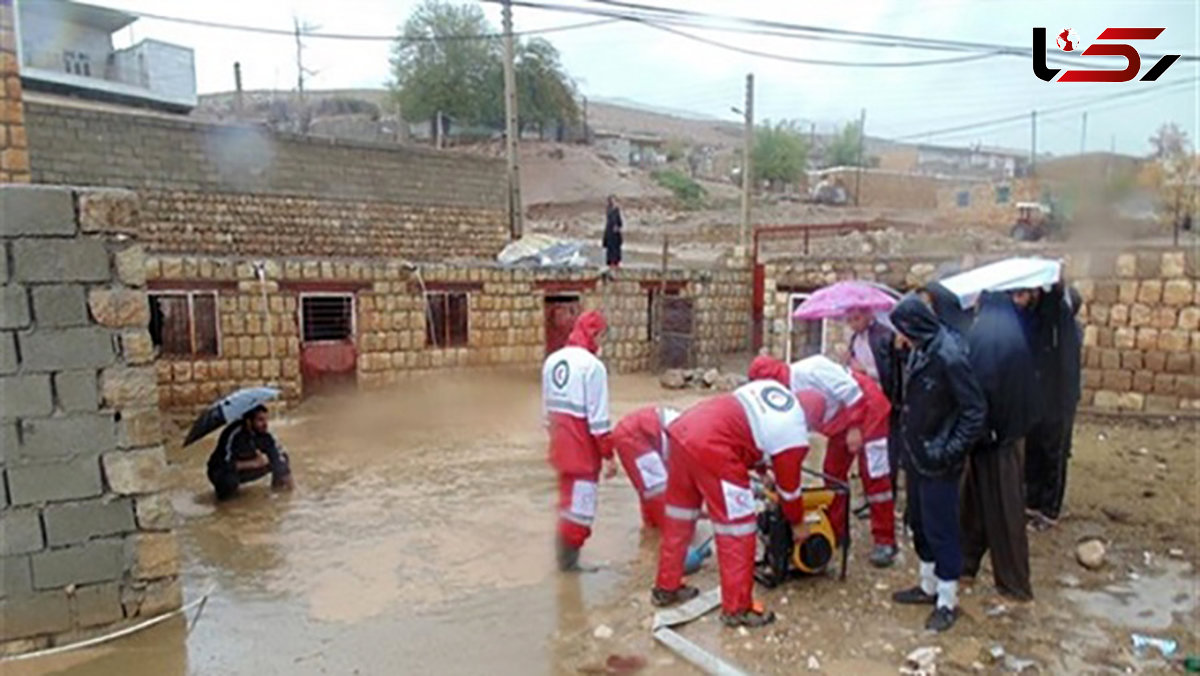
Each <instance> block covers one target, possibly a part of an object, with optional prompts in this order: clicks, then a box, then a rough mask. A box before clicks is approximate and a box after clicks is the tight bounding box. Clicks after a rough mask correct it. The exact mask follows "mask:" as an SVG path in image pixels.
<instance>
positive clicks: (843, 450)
mask: <svg viewBox="0 0 1200 676" xmlns="http://www.w3.org/2000/svg"><path fill="white" fill-rule="evenodd" d="M749 376H750V378H752V379H760V378H769V379H771V380H775V381H776V382H779V383H787V384H788V387H790V388H791V390H792V392H793V393H795V394H796V395H797V397H798V398H799V401H800V403H801V407H802V408H803V409H804V412H805V418H806V419H807V421H808V426H809V429H812V430H813V431H815V432H817V433H819V434H821V435H822V436H824V437H825V438H826V439H828V442H827V443H826V446H825V463H824V467H823V471H824V472H825V473H826V474H828V475H830V476H832V477H834V478H835V479H839V480H841V481H846V479H847V477H848V476H849V474H850V465H851V463H852V462H853V461H854V459H855V458H858V473H859V478H860V480H861V481H862V485H863V492H864V493H866V496H867V504H868V505H869V507H870V512H871V535H872V538H873V539H874V541H875V547H874V549H872V550H871V556H870V561H871V565H873V566H875V567H877V568H886V567H888V566H891V565H892V563H894V562H895V560H896V554H897V549H896V513H895V511H894V510H895V497H894V495H893V493H892V480H891V470H890V468H889V466H888V447H887V440H888V418H889V415H890V414H891V410H892V407H891V404H890V403H889V402H888V400H887V396H886V395H885V394H884V393H883V390H882V389H880V387H879V384H878V383H876V382H875V381H874V380H873V379H871V377H870V376H868V375H866V374H865V373H859V372H855V371H851V370H850V369H847V368H846V367H845V366H842V365H841V364H838V363H837V362H834V361H833V360H831V359H829V358H828V357H824V356H821V355H816V356H813V357H808V358H806V359H802V360H800V361H798V362H796V363H794V364H792V365H791V366H788V365H787V364H786V363H784V362H782V361H780V360H778V359H773V358H771V357H763V358H760V359H756V360H755V362H754V364H753V365H752V366H751V370H750V373H749ZM806 391H807V393H806V394H805V396H801V393H805V392H806ZM810 394H816V395H819V396H809V395H810ZM847 502H848V501H847V498H846V496H845V495H838V496H837V497H836V498H835V499H834V501H833V504H832V505H831V506H830V510H829V518H830V520H831V521H832V522H833V527H834V529H835V530H836V532H837V534H838V539H839V540H841V541H843V542H844V541H845V538H846V533H845V528H846V509H847Z"/></svg>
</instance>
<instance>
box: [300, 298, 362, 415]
mask: <svg viewBox="0 0 1200 676" xmlns="http://www.w3.org/2000/svg"><path fill="white" fill-rule="evenodd" d="M300 336H301V342H300V378H301V381H302V383H303V387H304V394H305V395H306V396H307V395H310V394H314V393H318V392H322V391H328V390H331V389H338V388H343V387H353V386H354V385H355V383H356V382H357V375H358V349H357V348H356V346H355V344H354V295H353V294H345V293H313V294H301V295H300Z"/></svg>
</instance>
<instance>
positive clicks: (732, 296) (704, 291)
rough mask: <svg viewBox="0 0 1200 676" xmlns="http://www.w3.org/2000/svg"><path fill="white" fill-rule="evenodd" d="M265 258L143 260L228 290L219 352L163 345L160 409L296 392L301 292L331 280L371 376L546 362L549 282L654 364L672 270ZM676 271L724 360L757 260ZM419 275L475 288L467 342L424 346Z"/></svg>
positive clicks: (638, 357) (739, 328) (706, 349)
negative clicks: (661, 287) (652, 296)
mask: <svg viewBox="0 0 1200 676" xmlns="http://www.w3.org/2000/svg"><path fill="white" fill-rule="evenodd" d="M263 270H264V273H265V276H266V280H265V282H260V281H259V280H258V279H257V278H256V277H255V271H254V266H253V264H252V261H250V260H247V259H238V258H213V257H206V256H182V257H176V256H163V255H155V254H151V255H149V256H147V258H146V263H145V269H144V273H145V277H146V278H147V280H148V281H147V283H148V284H149V285H150V286H151V288H152V289H154V290H158V291H164V292H165V291H170V290H181V289H191V290H197V289H198V290H210V291H214V292H216V293H217V307H218V321H219V331H220V337H221V340H220V354H219V355H218V356H216V357H210V358H175V357H171V358H168V357H160V358H158V360H157V361H156V363H155V366H156V369H157V382H158V386H159V398H160V402H161V405H162V407H163V408H166V409H194V408H197V407H199V406H203V405H205V404H207V403H209V402H211V401H212V400H214V399H216V398H217V397H218V396H220V394H221V393H224V392H228V391H231V390H234V389H236V388H238V387H245V386H250V385H262V384H270V385H275V386H278V387H280V388H281V389H282V390H283V393H284V397H285V399H288V400H296V399H299V398H300V397H301V396H302V395H303V387H304V385H303V382H302V378H301V374H300V352H301V350H302V344H301V339H300V331H299V320H300V317H299V313H298V308H299V303H300V294H301V293H302V292H304V291H320V290H322V289H329V290H336V291H339V292H343V293H347V292H348V293H353V295H354V297H355V311H356V316H355V320H356V321H355V347H356V350H357V359H358V363H357V372H356V374H357V381H358V384H359V385H360V386H362V387H364V388H374V387H382V386H386V385H389V384H393V383H395V382H397V381H398V380H399V378H401V377H402V376H403V375H405V374H410V373H418V372H423V371H430V370H435V369H442V368H481V367H482V368H486V367H500V366H504V367H519V368H531V369H533V368H536V367H537V366H539V365H540V364H541V362H542V359H543V358H544V356H545V344H546V327H545V297H546V296H547V295H574V296H578V297H579V299H580V304H581V306H582V307H583V308H584V309H591V308H597V309H601V310H603V311H604V312H605V314H606V316H607V318H608V321H609V333H608V339H607V342H606V345H605V352H604V359H605V361H606V362H607V363H608V365H609V368H610V369H612V370H613V371H615V372H632V371H640V370H646V369H649V368H651V367H652V366H653V364H654V344H653V343H652V342H651V341H650V339H649V338H648V332H647V325H648V320H649V317H648V311H649V295H648V293H649V292H648V287H650V286H655V287H656V284H657V282H658V280H660V279H661V277H662V275H661V273H659V272H658V271H654V270H631V269H623V270H621V271H620V272H619V273H618V274H617V275H616V277H615V278H613V279H605V278H599V277H598V276H597V274H596V272H595V271H594V270H588V271H571V270H557V271H554V270H551V271H547V270H527V269H502V268H499V267H496V266H487V265H450V264H441V265H422V266H420V268H419V270H420V274H419V276H418V273H417V271H416V269H414V268H413V267H411V266H408V265H405V264H402V263H400V262H398V261H395V260H385V259H379V258H376V259H333V260H317V259H307V258H305V259H299V258H287V259H268V260H266V261H264V267H263ZM666 278H667V280H668V283H670V284H671V285H673V286H678V287H680V293H681V295H683V296H685V297H692V298H694V299H695V309H694V312H695V338H694V340H695V349H694V356H695V359H696V361H697V364H698V365H702V366H709V365H716V364H717V363H719V361H720V355H721V354H723V353H727V352H734V351H738V350H744V349H746V344H747V341H748V332H749V327H750V323H749V320H748V318H749V302H750V300H749V299H750V294H749V288H750V287H749V274H748V273H746V272H744V271H741V270H704V271H683V270H670V271H668V273H667V277H666ZM264 284H265V290H266V299H265V301H264V298H263V288H264V287H263V285H264ZM422 285H424V288H425V289H427V290H429V291H441V290H463V291H466V292H467V294H468V304H469V309H468V322H469V331H468V344H467V345H466V346H465V347H454V348H433V347H429V346H426V344H425V330H426V329H425V327H426V314H425V313H426V302H425V298H424V295H423V292H422V288H423V286H422ZM264 302H265V305H264ZM264 308H265V311H264ZM148 349H149V348H148Z"/></svg>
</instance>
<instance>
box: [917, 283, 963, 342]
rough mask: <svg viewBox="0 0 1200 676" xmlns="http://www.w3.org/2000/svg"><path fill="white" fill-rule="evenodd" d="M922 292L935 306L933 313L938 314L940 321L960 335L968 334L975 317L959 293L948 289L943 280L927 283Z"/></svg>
mask: <svg viewBox="0 0 1200 676" xmlns="http://www.w3.org/2000/svg"><path fill="white" fill-rule="evenodd" d="M921 294H922V295H923V296H924V297H925V301H926V302H927V303H929V306H930V307H932V308H933V313H934V314H935V315H937V318H938V320H939V321H940V322H942V323H943V324H945V325H946V326H947V327H949V328H950V329H951V330H953V331H956V332H957V333H958V335H960V336H965V335H967V330H968V329H970V328H971V320H972V318H973V317H972V314H971V311H970V310H964V309H963V306H962V303H960V302H959V300H958V295H957V294H955V293H954V292H953V291H951V290H950V289H947V288H946V287H945V286H943V285H942V283H941V282H930V283H929V284H926V285H925V287H924V288H922V289H921Z"/></svg>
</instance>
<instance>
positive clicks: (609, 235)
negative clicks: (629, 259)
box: [601, 195, 625, 268]
mask: <svg viewBox="0 0 1200 676" xmlns="http://www.w3.org/2000/svg"><path fill="white" fill-rule="evenodd" d="M624 227H625V223H624V221H622V220H621V205H619V204H617V196H616V195H609V196H608V204H607V205H606V207H605V210H604V239H603V241H602V242H601V243H602V244H603V245H604V262H605V263H607V264H608V267H610V268H619V267H621V246H622V245H623V244H624V236H623V235H622V234H621V230H622V229H623V228H624Z"/></svg>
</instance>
